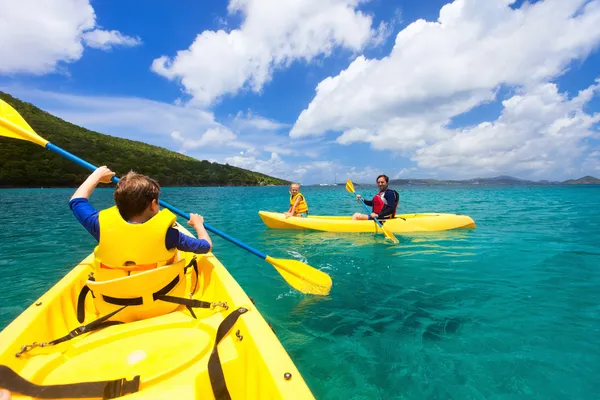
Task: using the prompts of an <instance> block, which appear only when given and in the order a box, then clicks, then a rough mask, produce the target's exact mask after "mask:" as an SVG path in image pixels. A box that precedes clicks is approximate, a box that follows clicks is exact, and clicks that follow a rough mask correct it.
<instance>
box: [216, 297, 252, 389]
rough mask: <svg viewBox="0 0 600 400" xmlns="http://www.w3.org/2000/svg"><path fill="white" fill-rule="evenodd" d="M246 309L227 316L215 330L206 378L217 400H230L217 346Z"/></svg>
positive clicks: (240, 309) (241, 308) (239, 309)
mask: <svg viewBox="0 0 600 400" xmlns="http://www.w3.org/2000/svg"><path fill="white" fill-rule="evenodd" d="M247 311H248V309H247V308H244V307H240V308H238V309H237V310H235V311H233V312H232V313H231V314H229V315H228V316H227V317H225V319H224V320H223V321H222V322H221V324H220V325H219V329H217V337H216V339H215V345H214V347H213V349H212V353H211V354H210V358H209V359H208V376H209V377H210V384H211V386H212V390H213V394H214V395H215V399H217V400H231V395H230V394H229V390H227V384H226V383H225V375H223V368H222V367H221V360H220V359H219V350H218V349H217V346H218V345H219V343H220V342H221V340H222V339H223V338H224V337H225V335H227V333H228V332H229V331H230V330H231V328H232V327H233V325H235V323H236V321H237V320H238V318H239V317H240V315H242V314H244V313H246V312H247Z"/></svg>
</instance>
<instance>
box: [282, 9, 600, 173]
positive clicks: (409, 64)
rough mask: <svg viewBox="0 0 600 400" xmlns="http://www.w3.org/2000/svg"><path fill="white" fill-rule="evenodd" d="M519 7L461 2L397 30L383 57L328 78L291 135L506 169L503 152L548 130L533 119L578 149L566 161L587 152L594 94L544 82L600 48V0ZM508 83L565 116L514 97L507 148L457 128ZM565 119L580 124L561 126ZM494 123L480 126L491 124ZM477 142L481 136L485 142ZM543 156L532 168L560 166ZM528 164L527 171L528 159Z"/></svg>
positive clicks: (361, 60)
mask: <svg viewBox="0 0 600 400" xmlns="http://www.w3.org/2000/svg"><path fill="white" fill-rule="evenodd" d="M512 3H513V1H509V0H486V1H479V0H456V1H454V2H453V3H451V4H447V5H446V6H444V7H443V8H442V9H441V11H440V16H439V18H438V20H437V22H427V21H424V20H418V21H415V22H413V23H412V24H410V25H409V26H407V27H406V28H405V29H404V30H402V31H401V32H399V33H398V35H397V37H396V43H395V46H394V48H393V50H392V51H391V53H390V54H389V56H387V57H384V58H383V59H381V60H377V59H367V58H365V57H364V56H359V57H357V58H356V59H355V60H354V61H353V62H352V63H351V64H350V65H349V66H348V68H347V69H345V70H344V71H342V72H341V73H340V74H339V75H337V76H335V77H329V78H327V79H325V80H323V81H322V82H320V83H319V85H318V86H317V89H316V95H315V97H314V99H313V100H312V101H311V103H310V104H309V105H308V107H307V108H306V109H305V110H304V111H302V113H301V114H300V115H299V117H298V119H297V121H296V123H295V125H294V127H293V128H292V130H291V132H290V136H291V137H294V138H302V137H310V136H319V135H323V134H325V133H326V132H328V131H338V132H342V134H341V135H340V136H339V137H338V138H337V142H338V143H341V144H350V143H354V142H366V143H370V144H371V146H372V147H373V148H375V149H381V150H383V149H390V150H392V151H395V152H398V153H400V154H403V155H405V156H412V157H414V159H415V160H417V161H418V162H419V165H420V166H439V167H448V168H452V165H456V166H459V165H460V166H461V168H463V167H464V168H467V166H471V167H478V168H479V167H482V168H483V167H484V166H485V167H486V168H495V169H500V168H509V167H510V166H511V165H513V164H510V163H504V162H502V161H501V159H502V156H504V155H506V154H507V153H510V152H511V151H513V150H514V152H513V153H510V154H511V155H512V154H514V153H520V151H519V149H518V148H516V147H510V146H519V145H520V144H522V143H525V142H526V141H527V140H529V139H535V138H536V137H537V136H538V135H539V134H540V133H539V132H538V131H535V133H534V130H533V129H532V128H529V127H528V121H527V119H532V120H533V121H536V122H533V123H532V126H537V127H545V128H546V130H547V132H548V135H546V136H545V139H544V140H550V141H555V142H556V147H557V148H558V147H561V148H564V147H565V146H568V147H569V149H570V150H569V151H568V152H567V150H566V149H565V150H564V152H566V153H561V154H563V155H564V156H565V157H572V156H575V155H577V154H579V152H578V151H577V149H578V148H579V146H580V144H579V142H578V141H579V140H580V139H581V137H582V136H586V135H589V125H588V124H589V123H590V121H591V120H592V119H593V117H592V116H587V117H586V116H585V115H583V114H585V113H583V111H582V110H581V107H579V108H578V103H577V102H580V103H582V102H583V103H584V102H585V101H584V100H585V99H584V98H583V97H581V96H580V97H578V100H577V101H576V102H575V103H573V102H569V100H568V99H566V98H565V97H564V96H562V95H559V94H558V93H557V92H556V90H555V89H556V88H555V87H553V86H544V85H543V83H544V82H548V81H549V80H552V79H554V78H555V77H557V76H560V75H562V74H563V73H564V72H565V71H566V69H567V67H568V65H569V63H570V62H572V61H573V60H578V59H582V58H584V57H586V56H587V55H588V54H589V53H590V52H591V51H592V50H594V49H596V48H597V47H598V44H599V43H600V1H598V0H592V1H588V0H572V1H564V0H545V1H543V2H542V1H540V2H536V3H534V4H528V3H526V4H525V5H524V6H523V7H521V8H520V9H515V10H513V9H511V8H510V7H509V5H510V4H512ZM540 84H542V86H540ZM502 85H507V86H513V87H517V88H518V87H521V88H522V89H520V90H521V91H520V92H519V93H520V95H521V96H525V97H526V98H527V99H530V98H539V99H540V100H539V101H542V103H543V104H545V105H546V106H548V107H551V108H552V107H554V110H555V112H554V113H551V115H553V116H554V117H555V118H556V119H555V120H551V119H549V117H547V116H546V114H545V113H544V112H543V110H541V109H540V110H538V111H542V113H541V114H540V113H538V114H518V108H519V107H518V106H517V105H514V109H511V106H512V105H511V103H510V100H509V101H507V102H505V107H507V108H506V109H505V113H507V115H508V114H509V113H511V112H512V113H517V114H514V115H512V114H511V115H512V116H511V118H510V127H511V129H512V130H511V132H510V133H509V132H503V133H502V135H504V136H503V138H504V140H503V141H502V143H504V147H502V146H500V145H499V147H498V146H496V145H494V144H493V143H492V142H490V141H489V140H487V139H482V138H481V135H479V134H477V135H475V134H474V131H468V132H469V134H470V135H471V136H469V134H467V133H466V132H463V131H462V130H460V129H456V130H455V129H450V128H448V126H449V123H450V122H451V121H452V118H453V117H455V116H457V115H460V114H462V113H465V112H466V111H469V110H471V109H473V108H474V107H476V106H478V105H480V104H483V103H486V102H489V101H493V100H494V99H495V98H496V94H497V91H498V88H499V87H501V86H502ZM592 91H593V89H590V93H591V92H592ZM591 95H592V94H589V96H591ZM544 96H546V97H544ZM584 97H585V96H584ZM511 100H512V101H517V98H513V99H511ZM563 109H569V110H571V112H574V113H576V114H577V117H576V118H569V116H568V115H563V113H562V111H559V110H563ZM578 110H579V111H578ZM582 113H583V114H582ZM507 120H508V116H504V115H503V118H502V117H501V119H499V120H498V121H495V122H490V123H489V125H490V127H495V128H494V129H495V130H499V127H500V126H504V125H505V124H508V123H509V122H507ZM561 123H563V124H571V125H570V127H569V129H567V128H566V126H565V127H563V128H562V129H559V125H560V124H561ZM486 126H487V125H485V126H484V127H481V128H479V131H482V130H483V129H491V128H485V127H486ZM586 126H587V128H586ZM573 129H578V131H577V133H574V134H567V133H564V132H566V131H568V130H573ZM550 132H562V133H554V134H551V133H550ZM586 132H587V133H586ZM498 134H500V133H498ZM488 135H490V134H488ZM569 135H570V136H569ZM567 136H569V138H568V139H566V137H567ZM563 139H564V140H565V141H564V142H560V141H561V140H563ZM473 140H481V141H480V142H479V143H478V144H477V143H473ZM559 142H560V144H558V143H559ZM438 143H439V144H438ZM458 143H460V145H461V146H465V148H466V146H470V147H471V150H472V151H485V152H487V153H488V156H486V157H482V159H481V160H479V159H478V158H477V157H476V156H473V155H471V156H470V157H464V154H462V153H461V154H462V156H463V157H462V159H461V160H460V161H458V160H457V161H451V158H452V157H456V156H457V155H456V151H454V150H452V151H451V148H452V145H457V144H458ZM509 143H510V145H509ZM532 143H534V142H532ZM451 144H452V145H451ZM536 154H537V153H536V152H532V153H530V155H529V159H530V160H529V165H530V166H531V168H532V169H533V168H534V167H536V168H537V167H539V168H542V169H544V168H551V167H554V166H556V164H549V163H547V162H545V161H544V157H543V156H540V157H538V156H536ZM549 154H550V153H549ZM434 155H435V156H434ZM445 157H448V159H447V160H446V161H444V159H445ZM483 159H485V160H486V161H482V160H483ZM511 159H512V160H513V161H515V160H516V159H514V158H511ZM563 161H564V160H563ZM519 165H520V166H521V167H525V166H526V162H525V160H522V162H521V163H520V164H519Z"/></svg>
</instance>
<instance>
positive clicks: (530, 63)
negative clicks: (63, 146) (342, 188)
mask: <svg viewBox="0 0 600 400" xmlns="http://www.w3.org/2000/svg"><path fill="white" fill-rule="evenodd" d="M4 8H5V9H4V11H3V14H4V15H5V16H6V21H7V23H8V24H5V27H4V28H0V54H2V57H1V58H0V90H3V91H6V92H8V93H10V94H12V95H14V96H16V97H18V98H20V99H22V100H25V101H29V102H31V103H33V104H35V105H37V106H39V107H41V108H43V109H45V110H47V111H49V112H51V113H53V114H56V115H58V116H60V117H62V118H64V119H66V120H68V121H71V122H73V123H76V124H79V125H82V126H85V127H87V128H89V129H93V130H96V131H99V132H101V133H105V134H110V135H114V136H120V137H126V138H130V139H134V140H141V141H144V142H148V143H151V144H156V145H159V146H162V147H165V148H168V149H171V150H174V151H180V152H183V153H185V154H188V155H190V156H192V157H195V158H198V159H208V160H211V161H217V162H221V163H229V164H232V165H237V166H240V167H243V168H248V169H252V170H256V171H260V172H264V173H267V174H270V175H274V176H279V177H282V178H286V179H293V180H298V181H300V182H302V183H305V184H311V183H322V182H325V183H330V182H332V181H333V179H334V176H336V177H337V180H338V182H342V181H345V179H347V178H352V179H354V180H356V181H360V182H368V181H371V180H373V181H374V180H375V177H376V176H377V175H378V174H379V173H386V174H388V175H389V176H390V177H392V178H431V177H437V178H471V177H482V176H496V175H514V176H518V177H521V178H531V179H567V178H574V177H575V178H576V177H580V176H584V175H595V176H600V134H599V129H598V126H599V125H598V122H599V121H600V99H599V98H600V96H599V93H598V92H599V91H600V81H597V79H599V78H600V52H599V51H598V48H599V45H600V0H591V1H590V0H572V1H569V2H565V1H563V0H544V1H536V2H529V3H527V2H525V1H516V2H515V1H510V0H486V1H485V2H483V1H480V0H456V1H454V2H450V1H437V0H431V1H427V2H415V1H387V0H372V1H365V0H329V1H326V2H325V1H322V0H305V1H303V2H297V1H288V0H231V1H229V2H217V1H204V2H178V3H170V4H167V3H166V2H161V1H146V2H143V6H142V3H140V2H139V1H133V0H122V1H119V2H101V1H91V2H90V1H88V0H56V1H53V2H43V3H38V2H36V6H35V7H33V6H32V5H31V4H29V2H28V1H19V2H11V3H9V4H7V5H5V6H4ZM106 163H107V164H108V165H110V160H107V162H106Z"/></svg>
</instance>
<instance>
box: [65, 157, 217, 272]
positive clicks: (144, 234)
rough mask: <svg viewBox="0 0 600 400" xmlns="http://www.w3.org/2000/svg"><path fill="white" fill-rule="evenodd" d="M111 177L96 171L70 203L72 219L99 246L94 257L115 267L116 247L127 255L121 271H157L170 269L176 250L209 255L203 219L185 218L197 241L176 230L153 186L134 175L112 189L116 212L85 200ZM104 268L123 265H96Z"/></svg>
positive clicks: (104, 169)
mask: <svg viewBox="0 0 600 400" xmlns="http://www.w3.org/2000/svg"><path fill="white" fill-rule="evenodd" d="M114 175H115V173H114V172H112V171H111V170H110V169H108V168H107V167H105V166H102V167H99V168H97V169H96V170H95V171H94V172H92V173H91V174H90V176H89V177H88V178H87V179H86V180H85V182H83V183H82V184H81V186H79V188H78V189H77V190H76V191H75V193H74V194H73V196H72V197H71V200H70V201H69V207H70V208H71V210H72V211H73V214H74V215H75V218H77V220H78V221H79V222H80V223H81V224H82V225H83V227H84V228H85V229H86V230H87V231H88V232H89V233H90V234H91V235H92V236H93V237H94V238H95V239H96V240H97V241H98V242H99V243H98V247H96V249H95V251H94V252H95V253H96V255H97V258H98V256H100V258H102V259H104V261H105V262H106V260H110V259H111V258H112V260H113V263H114V259H116V257H115V256H114V254H111V253H115V252H117V251H116V248H118V249H119V252H122V253H127V256H128V257H129V258H127V260H128V261H127V262H126V263H125V264H124V265H125V266H131V265H137V266H139V267H143V266H149V265H150V266H151V265H152V264H154V267H156V266H159V265H165V264H170V263H171V262H172V261H173V259H174V257H175V253H176V250H181V251H187V252H192V253H196V254H205V253H208V252H210V251H211V249H212V242H211V240H210V237H209V236H208V233H207V232H206V230H205V229H204V218H203V217H202V216H200V215H198V214H190V220H189V221H188V224H189V225H191V226H193V227H194V228H195V229H196V233H197V234H198V239H196V238H193V237H190V236H188V235H185V234H184V233H182V232H180V231H179V230H177V229H175V228H174V227H173V224H174V223H175V219H176V218H175V215H174V214H172V213H171V212H170V211H169V210H166V209H163V210H159V206H158V196H159V194H160V186H159V185H158V183H157V182H156V181H155V180H154V179H152V178H149V177H147V176H144V175H140V174H137V173H135V172H133V171H130V172H129V173H127V174H126V175H125V176H123V177H122V178H121V179H120V180H119V182H118V183H117V185H116V187H115V192H114V200H115V203H116V207H111V208H108V209H106V210H102V211H100V212H98V210H96V209H95V208H94V207H93V206H92V205H91V204H90V203H89V200H88V199H89V197H90V195H91V194H92V192H93V191H94V189H95V188H96V186H97V185H98V183H110V182H111V178H112V177H113V176H114ZM133 224H139V225H142V226H140V227H135V231H134V230H132V227H131V225H133ZM131 258H133V259H131ZM136 258H137V259H136ZM140 264H142V265H140ZM104 267H106V268H108V269H122V267H123V266H122V265H108V266H106V265H104V264H103V263H102V260H101V261H100V268H104ZM120 267H121V268H120ZM146 269H149V268H146ZM128 270H129V271H131V270H135V269H131V268H129V269H128ZM139 270H144V269H139Z"/></svg>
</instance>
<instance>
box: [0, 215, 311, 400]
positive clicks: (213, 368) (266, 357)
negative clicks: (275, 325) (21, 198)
mask: <svg viewBox="0 0 600 400" xmlns="http://www.w3.org/2000/svg"><path fill="white" fill-rule="evenodd" d="M177 227H178V229H180V230H181V231H183V232H185V233H186V234H189V232H188V231H187V230H185V228H183V227H181V226H179V225H178V226H177ZM180 256H181V258H182V259H183V260H184V261H183V262H184V263H185V264H186V265H190V267H189V268H187V269H186V270H185V272H181V271H180V275H177V273H176V274H175V280H177V277H178V276H179V278H183V279H185V281H186V285H185V293H181V294H182V295H184V296H182V297H185V298H186V300H187V299H190V298H191V299H195V300H199V301H198V302H197V305H195V306H192V307H191V308H187V307H186V305H183V304H182V305H180V306H177V305H175V307H177V309H176V310H175V311H172V312H170V313H168V314H164V315H160V316H154V317H149V318H146V319H141V320H133V321H131V322H126V323H115V322H111V321H119V320H120V319H123V317H125V316H126V315H129V317H128V318H131V316H132V315H134V314H135V313H134V314H132V313H131V312H129V314H126V313H125V312H126V311H127V310H135V306H127V307H125V310H124V311H120V312H117V313H116V314H114V316H113V317H111V318H110V319H108V320H107V321H100V322H98V319H99V318H101V317H103V316H104V315H105V314H104V313H103V312H100V311H98V309H97V307H96V306H95V302H94V301H95V300H94V299H95V297H98V296H103V297H105V295H107V294H106V293H104V294H102V289H101V284H102V282H99V283H98V285H97V286H94V285H95V283H94V282H93V281H89V280H88V275H89V274H90V273H91V272H92V265H93V264H92V263H93V254H91V255H89V256H88V257H86V258H85V259H84V260H83V261H82V262H81V263H80V264H79V265H77V266H76V267H75V268H73V270H72V271H71V272H70V273H68V274H67V275H66V276H65V277H64V278H63V279H62V280H60V281H59V282H58V283H57V284H56V285H55V286H54V287H52V288H51V289H50V290H49V291H48V292H47V293H45V294H44V295H43V296H42V297H40V298H39V299H38V300H37V301H36V302H35V303H34V304H32V305H31V306H30V307H29V308H28V309H27V310H25V311H24V312H23V313H22V314H21V315H20V316H19V317H18V318H16V319H15V320H14V321H13V322H12V323H11V324H10V325H9V326H8V327H6V329H4V330H3V331H2V332H0V388H2V387H9V388H10V387H12V388H13V389H12V391H13V399H29V398H38V397H39V398H116V397H120V396H124V398H126V399H132V400H134V399H178V400H179V399H211V398H229V396H231V398H233V399H258V398H260V399H280V398H300V399H312V398H314V397H313V396H312V394H311V392H310V390H309V388H308V387H307V385H306V383H305V381H304V379H303V378H302V376H301V375H300V373H299V372H298V370H297V369H296V367H295V365H294V363H293V362H292V360H291V359H290V357H289V355H288V354H287V352H286V351H285V349H284V348H283V346H282V345H281V343H280V342H279V340H278V339H277V337H276V336H275V334H274V332H273V330H272V329H271V327H270V326H269V325H268V324H267V322H266V321H265V320H264V319H263V317H262V316H261V314H260V313H259V311H258V310H257V308H256V307H255V306H254V304H253V303H252V301H251V300H250V298H249V297H248V296H247V295H246V294H245V292H244V291H243V290H242V288H241V287H240V286H239V285H238V284H237V282H236V281H235V280H234V279H233V277H232V276H231V275H230V274H229V273H228V272H227V270H226V269H225V268H224V266H223V265H222V264H221V263H220V262H219V260H218V259H217V258H216V257H215V256H214V255H213V254H212V253H209V254H206V255H196V256H195V258H194V255H192V254H189V253H180ZM193 260H195V263H194V262H193ZM169 267H170V266H167V267H161V268H158V269H155V270H154V271H156V270H163V269H164V270H165V271H166V270H167V269H168V268H169ZM196 270H197V272H196ZM140 275H142V274H139V275H135V276H136V277H137V276H140ZM196 277H198V278H196ZM171 278H172V277H171ZM171 278H168V280H171ZM157 285H158V281H157ZM90 286H91V289H92V290H91V293H89V291H87V290H86V289H85V288H86V287H90ZM182 288H183V286H182ZM163 289H164V288H163ZM132 290H133V289H132ZM182 291H183V289H182ZM159 292H160V293H159ZM165 292H166V291H164V290H163V291H162V292H161V290H157V291H156V292H155V293H154V296H155V299H156V298H161V296H162V298H165V299H168V296H164V294H165ZM92 293H95V297H93V296H92ZM191 293H193V294H191ZM88 294H89V295H88ZM168 294H169V295H170V294H171V292H169V293H168ZM105 298H106V297H105ZM144 299H146V298H145V297H144ZM112 300H113V303H114V304H117V303H119V301H123V299H116V300H119V301H116V300H115V298H113V299H112ZM126 300H128V301H125V303H132V302H133V303H135V301H136V300H137V299H136V298H129V299H126ZM139 300H140V301H142V297H139ZM144 301H145V300H144ZM201 302H203V303H201ZM78 305H80V307H79V309H78ZM120 316H121V317H120ZM194 316H195V318H194ZM80 320H81V321H82V322H80ZM94 321H95V322H94ZM90 323H92V325H90ZM81 326H85V327H86V328H79V329H76V328H78V327H81ZM99 326H100V328H99V329H96V328H98V327H99ZM217 331H219V334H217ZM48 342H53V343H56V344H51V345H46V346H39V344H40V343H41V344H43V343H48ZM216 342H218V343H217V344H218V346H216ZM34 343H36V344H34ZM62 385H65V386H62ZM19 393H28V394H29V395H22V394H19Z"/></svg>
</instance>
